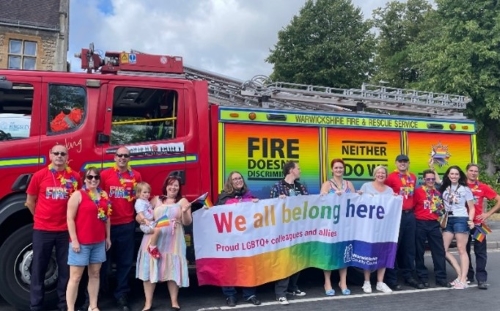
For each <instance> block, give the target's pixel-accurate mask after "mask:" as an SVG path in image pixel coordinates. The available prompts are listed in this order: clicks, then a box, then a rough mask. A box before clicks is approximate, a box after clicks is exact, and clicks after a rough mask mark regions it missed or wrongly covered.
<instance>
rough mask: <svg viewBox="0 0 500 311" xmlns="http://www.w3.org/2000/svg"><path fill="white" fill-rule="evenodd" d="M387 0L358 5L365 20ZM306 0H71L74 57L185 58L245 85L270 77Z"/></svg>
mask: <svg viewBox="0 0 500 311" xmlns="http://www.w3.org/2000/svg"><path fill="white" fill-rule="evenodd" d="M386 2H388V1H386V0H353V3H354V5H356V6H359V7H361V9H362V11H363V13H364V16H365V17H371V12H372V11H373V9H375V8H377V7H381V6H384V5H385V3H386ZM304 3H305V0H161V1H158V0H70V6H71V9H70V10H71V14H70V51H69V54H68V60H69V61H70V62H71V64H72V70H73V71H77V70H79V69H78V68H79V66H80V63H79V60H78V59H76V58H74V56H73V55H74V53H75V52H78V51H79V50H80V49H81V48H82V47H88V45H89V43H90V42H94V45H95V48H96V49H98V50H101V51H130V49H136V50H139V51H142V52H149V53H155V54H166V55H175V56H182V57H183V58H184V63H185V64H189V65H190V66H193V67H197V68H200V69H205V70H209V71H213V72H217V73H221V74H224V75H227V76H231V77H235V78H238V79H241V80H248V79H250V78H252V77H253V76H255V75H257V74H265V75H269V74H270V73H271V71H272V66H271V65H269V64H267V63H266V62H265V61H264V60H265V58H266V57H267V56H268V55H269V49H270V48H272V47H273V46H274V44H275V43H276V42H277V38H278V31H279V30H280V29H282V28H283V27H285V26H286V25H288V24H289V22H290V20H291V19H292V17H293V16H294V15H296V14H298V12H299V10H300V8H301V7H302V6H303V5H304Z"/></svg>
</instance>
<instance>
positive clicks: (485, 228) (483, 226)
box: [481, 223, 491, 234]
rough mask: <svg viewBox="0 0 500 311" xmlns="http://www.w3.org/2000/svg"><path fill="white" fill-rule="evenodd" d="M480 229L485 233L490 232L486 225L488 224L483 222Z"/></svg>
mask: <svg viewBox="0 0 500 311" xmlns="http://www.w3.org/2000/svg"><path fill="white" fill-rule="evenodd" d="M481 229H483V230H482V231H483V232H484V233H485V234H488V233H491V229H490V227H488V225H487V224H485V223H483V224H482V225H481Z"/></svg>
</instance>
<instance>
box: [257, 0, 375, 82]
mask: <svg viewBox="0 0 500 311" xmlns="http://www.w3.org/2000/svg"><path fill="white" fill-rule="evenodd" d="M370 28H371V22H369V21H365V20H364V19H363V15H362V13H361V10H360V9H359V8H355V7H354V6H353V4H352V2H351V1H350V0H316V1H313V0H308V1H307V2H306V3H305V5H304V7H302V9H301V10H300V13H299V14H298V15H296V16H294V17H293V19H292V21H291V22H290V24H289V25H288V26H287V27H285V28H284V29H283V30H281V31H280V32H279V33H278V42H277V44H276V45H275V46H274V48H273V49H271V51H270V52H271V53H270V55H269V57H268V58H267V59H266V61H267V62H268V63H271V64H273V65H274V71H273V73H272V75H271V78H272V79H273V80H275V81H287V82H294V83H303V84H315V85H325V86H335V87H343V88H349V87H360V85H361V84H362V83H363V82H365V81H366V80H368V76H369V75H370V73H371V71H372V69H373V62H372V58H373V52H374V46H375V39H374V35H373V34H372V33H370Z"/></svg>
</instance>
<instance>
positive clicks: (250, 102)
mask: <svg viewBox="0 0 500 311" xmlns="http://www.w3.org/2000/svg"><path fill="white" fill-rule="evenodd" d="M184 73H185V77H186V78H187V79H191V80H205V81H207V82H208V94H209V98H210V100H211V101H212V102H215V103H218V104H220V105H222V106H235V107H263V108H274V109H291V110H309V111H310V110H324V108H322V107H319V106H318V105H317V104H316V103H314V102H308V101H302V102H298V101H295V100H286V99H278V98H270V97H269V96H265V95H262V96H260V95H257V96H254V95H251V96H249V95H248V94H245V93H243V92H242V85H243V81H241V80H237V79H234V78H230V77H226V76H224V75H221V74H218V73H213V72H210V71H206V70H200V69H196V68H194V67H190V66H186V65H184ZM258 77H264V76H258ZM254 79H255V78H254ZM328 110H329V111H332V110H334V111H351V110H350V109H347V108H343V107H340V106H335V105H330V107H328Z"/></svg>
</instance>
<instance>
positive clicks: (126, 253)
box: [101, 222, 135, 299]
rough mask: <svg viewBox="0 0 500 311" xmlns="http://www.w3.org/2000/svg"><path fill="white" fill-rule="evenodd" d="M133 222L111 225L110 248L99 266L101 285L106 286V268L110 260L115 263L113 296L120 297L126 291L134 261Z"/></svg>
mask: <svg viewBox="0 0 500 311" xmlns="http://www.w3.org/2000/svg"><path fill="white" fill-rule="evenodd" d="M134 235H135V222H131V223H128V224H124V225H114V226H111V236H110V238H111V248H110V249H109V251H108V252H107V253H106V257H107V260H106V262H105V263H103V264H102V267H101V284H102V285H101V287H102V288H105V287H106V286H107V275H108V269H109V267H110V265H111V262H114V263H115V264H116V283H117V286H116V289H115V292H114V296H115V298H116V299H120V298H122V297H124V296H126V294H127V293H128V292H130V286H129V284H128V276H129V273H130V270H131V269H132V264H133V262H134V249H135V248H134Z"/></svg>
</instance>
